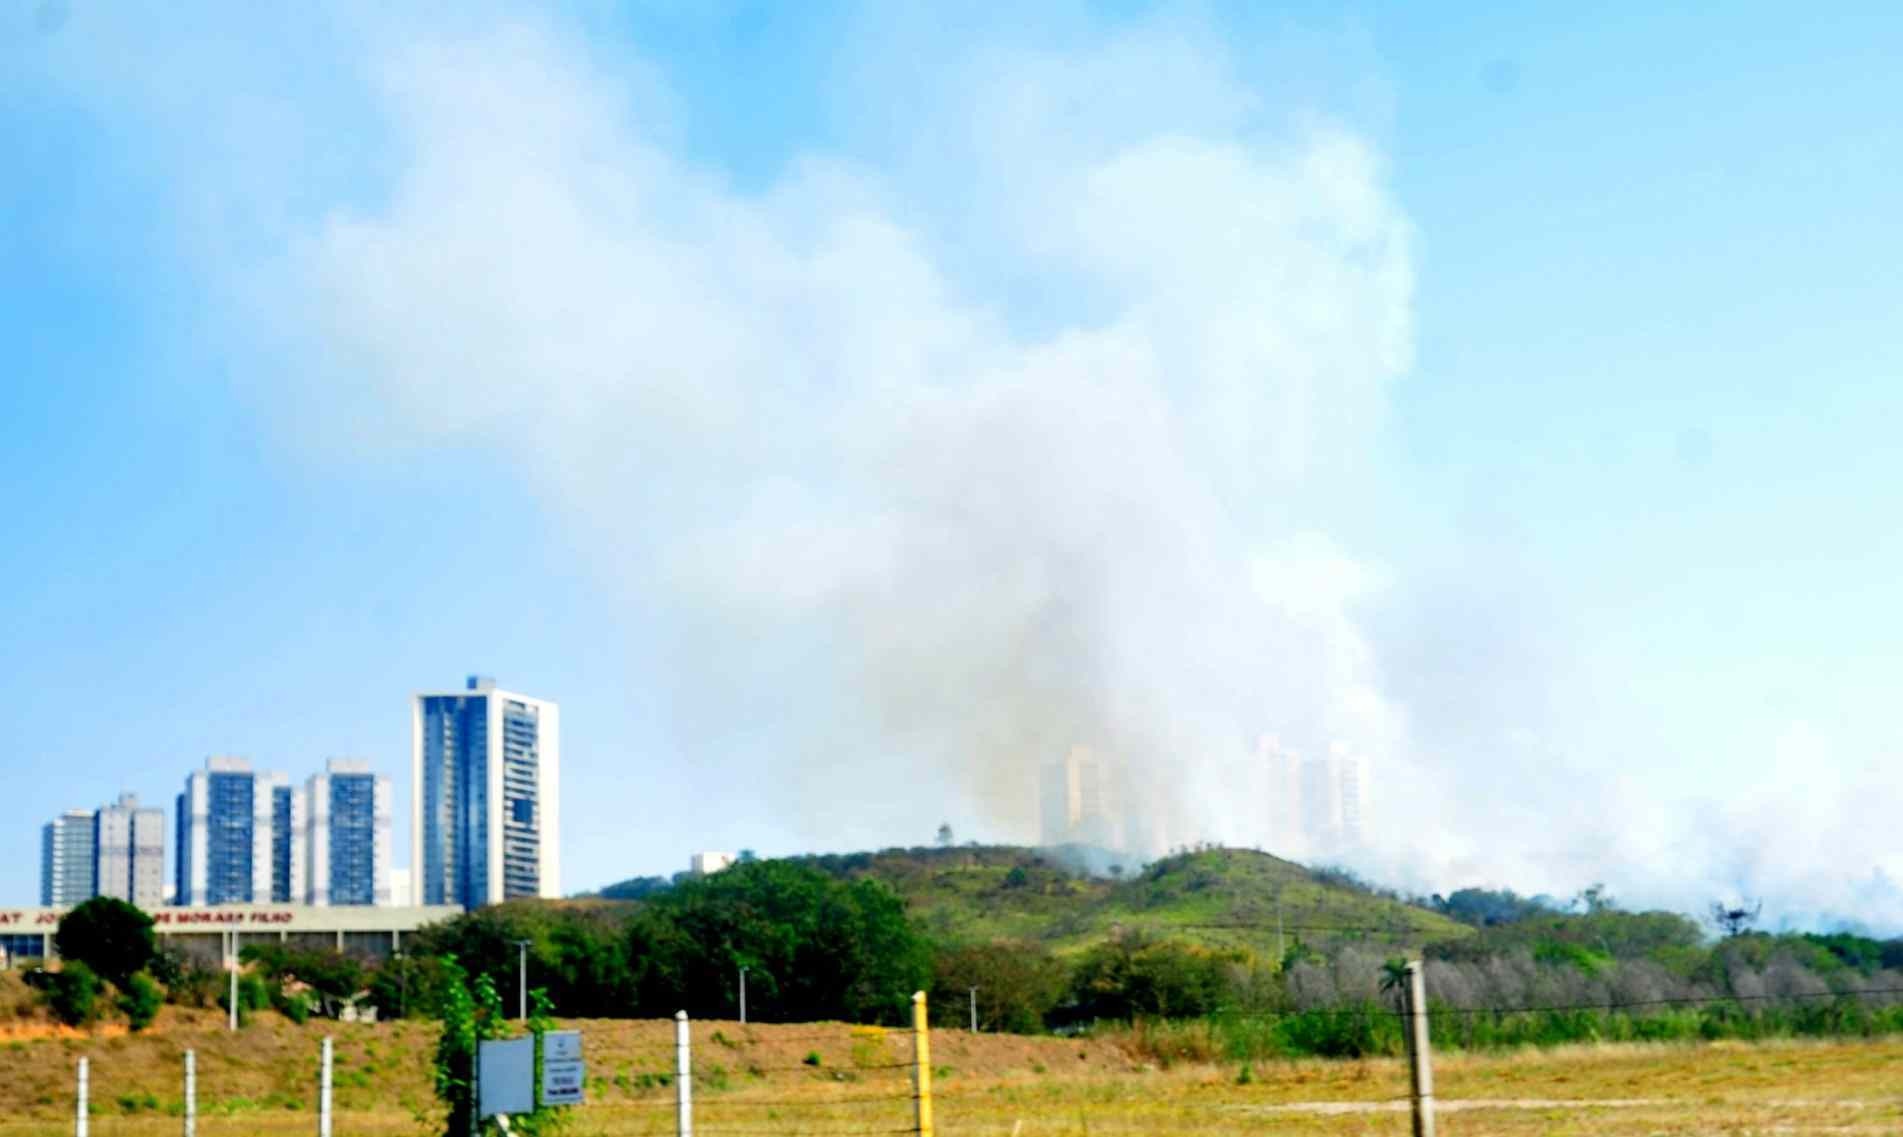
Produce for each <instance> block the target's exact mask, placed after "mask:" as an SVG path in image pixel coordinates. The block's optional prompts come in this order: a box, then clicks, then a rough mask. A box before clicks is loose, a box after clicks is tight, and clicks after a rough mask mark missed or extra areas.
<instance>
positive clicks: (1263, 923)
mask: <svg viewBox="0 0 1903 1137" xmlns="http://www.w3.org/2000/svg"><path fill="white" fill-rule="evenodd" d="M812 860H813V863H815V864H818V865H819V866H820V867H822V868H826V869H828V870H830V871H833V872H836V873H840V874H842V875H846V876H854V877H857V876H869V877H872V878H875V879H877V880H881V881H884V882H885V883H886V884H889V885H891V886H892V888H893V889H894V890H895V891H897V892H898V893H899V894H900V895H901V896H903V897H905V899H906V901H907V903H908V904H909V905H910V906H911V910H912V912H913V913H914V915H916V916H917V917H918V918H919V920H920V922H921V923H922V924H923V925H924V926H925V927H926V928H927V929H928V930H930V932H931V933H932V934H933V935H934V936H937V937H940V938H942V939H946V940H992V939H1022V940H1036V941H1042V942H1045V943H1048V944H1050V945H1051V946H1052V947H1054V948H1056V949H1058V950H1060V951H1063V950H1071V949H1076V948H1081V947H1084V946H1086V945H1088V944H1091V943H1094V942H1096V941H1098V940H1101V939H1103V938H1104V937H1105V936H1106V935H1109V934H1110V933H1111V932H1112V930H1113V929H1116V928H1119V927H1121V928H1123V929H1125V930H1136V929H1140V930H1146V931H1150V932H1154V933H1157V934H1159V935H1169V936H1174V937H1180V938H1185V939H1191V940H1195V941H1198V942H1201V943H1206V944H1211V945H1219V946H1242V947H1247V948H1250V949H1252V950H1254V951H1256V952H1258V953H1263V954H1273V953H1274V952H1275V950H1276V943H1277V933H1276V917H1277V913H1278V912H1279V913H1280V915H1281V918H1282V921H1283V928H1284V929H1285V932H1284V935H1285V938H1286V939H1287V940H1293V939H1294V938H1296V937H1297V936H1299V937H1301V938H1302V939H1304V940H1306V941H1308V942H1309V943H1311V944H1318V943H1338V942H1341V941H1344V940H1362V941H1366V942H1369V943H1374V944H1380V945H1384V946H1401V945H1406V946H1419V945H1420V944H1422V943H1425V942H1428V941H1433V940H1446V939H1452V938H1456V937H1459V936H1463V935H1466V934H1469V932H1470V929H1468V928H1467V927H1466V926H1465V925H1462V924H1458V923H1456V922H1454V921H1452V920H1449V919H1446V918H1445V917H1442V916H1439V915H1437V914H1435V913H1432V912H1426V911H1423V910H1421V909H1418V908H1414V907H1412V906H1409V905H1406V904H1402V903H1399V902H1397V901H1394V900H1390V899H1388V898H1386V897H1382V896H1376V895H1373V894H1371V893H1368V892H1365V891H1362V890H1359V889H1355V888H1351V887H1346V886H1343V885H1341V884H1338V883H1333V882H1329V881H1325V880H1323V879H1320V878H1318V877H1317V876H1316V875H1315V874H1313V873H1311V872H1310V871H1309V870H1307V869H1305V868H1303V867H1302V866H1300V865H1298V864H1295V863H1293V862H1291V861H1285V860H1282V859H1280V858H1278V857H1273V856H1269V855H1268V854H1266V853H1257V852H1252V851H1249V850H1246V849H1216V850H1209V851H1206V852H1196V853H1188V854H1184V855H1181V856H1176V857H1170V858H1167V859H1165V860H1163V861H1159V862H1157V863H1156V864H1154V865H1152V866H1151V867H1150V868H1149V869H1147V870H1145V871H1143V872H1141V873H1138V874H1136V875H1135V876H1134V877H1132V878H1129V879H1124V880H1110V879H1105V878H1101V877H1086V876H1080V875H1077V874H1075V873H1072V872H1070V871H1068V870H1066V869H1065V868H1063V867H1062V866H1061V865H1059V864H1058V863H1057V862H1056V861H1055V860H1054V859H1053V858H1052V856H1051V855H1050V854H1047V853H1045V852H1041V851H1039V850H1034V849H1017V848H1008V847H989V848H963V849H958V848H953V849H907V850H887V851H885V852H881V853H872V854H861V855H855V856H847V857H818V858H813V859H812ZM1015 869H1021V870H1022V873H1021V880H1022V883H1021V884H1019V885H1017V886H1015V887H1014V886H1012V884H1011V883H1010V878H1011V875H1012V872H1013V870H1015ZM1206 925H1244V926H1243V927H1209V926H1206ZM1364 929H1365V930H1364Z"/></svg>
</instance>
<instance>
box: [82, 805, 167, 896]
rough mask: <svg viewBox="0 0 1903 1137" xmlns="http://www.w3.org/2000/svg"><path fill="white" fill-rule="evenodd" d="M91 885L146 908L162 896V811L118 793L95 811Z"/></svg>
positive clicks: (163, 850) (106, 894) (163, 867)
mask: <svg viewBox="0 0 1903 1137" xmlns="http://www.w3.org/2000/svg"><path fill="white" fill-rule="evenodd" d="M93 847H94V850H95V852H94V857H93V882H94V883H93V891H94V892H95V893H96V894H97V895H100V896H111V897H114V898H116V899H119V900H124V901H126V902H127V903H130V904H134V905H136V906H138V907H140V908H143V909H145V910H146V911H147V912H150V911H152V910H154V909H156V908H158V907H159V905H160V904H162V903H164V900H165V811H164V810H162V809H142V808H140V806H139V799H138V797H137V795H134V794H120V795H119V800H118V801H117V802H115V803H114V804H112V805H108V806H102V807H100V810H99V812H97V813H95V814H94V815H93Z"/></svg>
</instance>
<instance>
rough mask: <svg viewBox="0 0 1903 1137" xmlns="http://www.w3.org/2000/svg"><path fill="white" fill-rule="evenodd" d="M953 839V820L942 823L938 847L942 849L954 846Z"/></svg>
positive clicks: (939, 829) (939, 828)
mask: <svg viewBox="0 0 1903 1137" xmlns="http://www.w3.org/2000/svg"><path fill="white" fill-rule="evenodd" d="M953 840H954V838H953V837H952V827H951V822H949V821H947V822H944V823H942V824H940V825H939V827H938V847H939V848H941V849H949V848H951V847H952V842H953Z"/></svg>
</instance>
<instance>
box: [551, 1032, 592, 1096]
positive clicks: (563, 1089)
mask: <svg viewBox="0 0 1903 1137" xmlns="http://www.w3.org/2000/svg"><path fill="white" fill-rule="evenodd" d="M586 1077H587V1067H586V1066H585V1065H584V1064H583V1062H582V1059H581V1032H580V1031H577V1030H552V1031H549V1032H548V1033H547V1034H544V1035H543V1036H542V1104H543V1105H580V1104H581V1091H582V1081H583V1079H585V1078H586Z"/></svg>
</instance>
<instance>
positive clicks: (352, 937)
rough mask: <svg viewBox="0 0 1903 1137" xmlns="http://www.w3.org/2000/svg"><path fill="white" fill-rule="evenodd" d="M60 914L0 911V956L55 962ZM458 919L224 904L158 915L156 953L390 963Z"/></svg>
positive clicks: (444, 912) (440, 913) (403, 911)
mask: <svg viewBox="0 0 1903 1137" xmlns="http://www.w3.org/2000/svg"><path fill="white" fill-rule="evenodd" d="M65 911H66V910H65V909H64V908H0V951H4V952H5V953H6V958H7V960H8V962H9V964H17V963H18V962H19V961H20V960H23V959H52V958H54V957H55V955H56V953H55V951H54V948H53V933H54V932H57V931H58V930H59V919H60V916H62V915H63V914H64V913H65ZM460 915H462V909H461V908H458V907H456V906H454V905H435V906H431V907H426V908H372V907H328V908H313V907H307V906H305V905H301V904H227V905H220V906H218V907H215V908H160V909H159V910H158V911H156V912H153V913H152V930H153V931H154V932H155V933H157V935H158V938H159V946H160V947H175V948H178V949H179V950H180V951H181V952H183V953H184V954H185V955H186V956H187V957H189V958H191V959H195V960H199V961H201V962H205V963H211V964H216V963H217V962H218V961H219V960H220V959H222V958H223V952H224V951H225V949H226V948H227V947H228V946H229V941H228V940H227V939H226V938H225V937H226V936H228V935H232V934H235V935H236V936H237V944H238V948H239V950H243V949H244V948H247V947H250V946H252V945H253V944H262V943H283V944H288V945H291V946H293V947H300V948H334V949H336V950H337V951H342V952H349V953H350V954H352V955H361V956H368V957H371V958H374V959H384V958H387V957H388V956H389V955H390V953H391V952H394V951H396V950H398V949H400V948H401V947H402V946H403V937H404V935H405V934H406V933H409V932H414V931H416V930H417V929H418V928H421V927H424V926H426V925H429V924H435V923H439V922H441V921H443V920H448V919H451V918H452V917H455V916H460Z"/></svg>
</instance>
